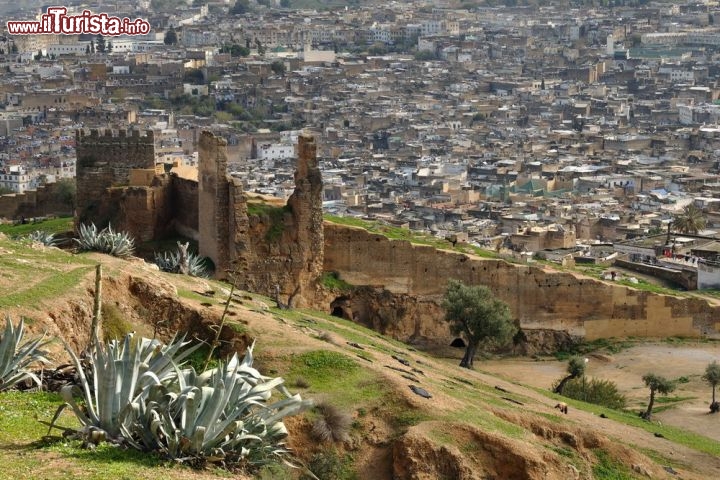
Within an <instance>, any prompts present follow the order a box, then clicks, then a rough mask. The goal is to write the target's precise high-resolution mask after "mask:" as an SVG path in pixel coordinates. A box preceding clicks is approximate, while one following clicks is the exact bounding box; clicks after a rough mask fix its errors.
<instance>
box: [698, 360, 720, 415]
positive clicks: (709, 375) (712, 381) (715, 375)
mask: <svg viewBox="0 0 720 480" xmlns="http://www.w3.org/2000/svg"><path fill="white" fill-rule="evenodd" d="M702 378H703V380H705V381H706V382H707V383H708V385H710V386H711V387H712V402H711V403H710V412H711V413H717V412H718V411H719V410H720V405H718V402H717V401H716V400H715V387H717V386H718V383H720V364H718V363H717V361H714V360H713V362H712V363H710V364H709V365H708V366H707V368H705V374H704V375H703V377H702Z"/></svg>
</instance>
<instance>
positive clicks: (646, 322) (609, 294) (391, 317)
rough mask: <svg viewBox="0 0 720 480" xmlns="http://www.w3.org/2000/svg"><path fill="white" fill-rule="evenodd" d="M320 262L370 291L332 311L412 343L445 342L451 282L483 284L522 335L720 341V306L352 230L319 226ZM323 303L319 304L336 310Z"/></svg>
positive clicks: (448, 338) (345, 300)
mask: <svg viewBox="0 0 720 480" xmlns="http://www.w3.org/2000/svg"><path fill="white" fill-rule="evenodd" d="M324 259H325V263H324V269H325V271H333V272H337V273H338V274H339V275H340V278H341V279H343V280H344V281H346V282H348V283H350V284H352V285H356V286H362V285H365V286H368V287H371V289H370V291H371V292H375V293H373V294H369V293H368V291H367V289H360V290H358V293H357V294H355V295H354V294H352V293H350V294H345V295H343V297H344V298H341V301H340V302H338V301H337V300H336V301H335V302H336V306H340V305H339V304H340V303H341V304H342V305H341V306H340V310H338V313H339V312H342V313H343V314H344V315H345V316H350V315H352V317H353V318H355V319H357V320H359V321H362V322H363V323H365V324H368V325H369V326H372V327H374V328H376V329H378V330H381V331H384V332H385V333H388V334H390V335H392V336H394V337H396V338H398V339H401V340H409V341H414V342H416V343H421V344H422V343H425V344H432V343H440V344H445V345H447V344H449V343H450V341H452V338H453V337H452V336H451V335H450V332H449V330H448V328H447V325H446V324H445V323H444V322H442V321H441V319H442V317H443V312H442V309H441V308H440V302H441V300H442V296H443V294H444V291H445V289H446V287H447V281H448V279H450V278H455V279H458V280H461V281H463V282H465V283H468V284H481V285H487V286H488V287H490V288H491V289H492V291H493V293H494V294H495V295H497V296H498V297H499V298H500V299H502V300H503V301H505V302H507V303H508V304H509V305H510V308H511V309H512V313H513V316H514V317H515V318H517V319H518V320H519V322H520V325H521V326H522V328H523V329H524V330H528V331H531V330H536V329H537V330H542V329H551V330H557V331H565V332H568V334H570V335H571V336H577V337H584V338H586V339H588V340H592V339H596V338H603V337H625V336H639V337H667V336H673V335H677V336H688V337H697V336H716V337H717V336H720V307H718V306H714V305H710V304H709V303H708V302H707V301H705V300H701V299H698V298H695V297H673V296H669V295H658V294H655V293H651V292H647V291H641V290H636V289H632V288H628V287H625V286H621V285H616V284H613V283H609V282H603V281H600V280H595V279H592V278H589V277H584V276H580V275H576V274H573V273H567V272H557V271H552V270H546V269H544V268H542V267H535V266H529V265H517V264H512V263H508V262H505V261H503V260H495V259H483V258H471V257H468V256H467V255H464V254H461V253H455V252H450V251H443V250H436V249H435V248H432V247H428V246H420V245H412V244H410V243H409V242H406V241H397V240H389V239H387V238H386V237H383V236H381V235H376V234H372V233H369V232H367V231H365V230H363V229H358V228H352V227H346V226H340V225H335V224H330V223H326V224H325V256H324ZM380 299H382V300H381V301H378V300H380ZM332 303H333V302H331V304H330V305H325V306H324V308H325V309H328V307H331V306H332V307H333V308H335V307H334V306H333V305H332ZM318 306H319V305H318ZM388 308H390V309H391V310H392V311H388Z"/></svg>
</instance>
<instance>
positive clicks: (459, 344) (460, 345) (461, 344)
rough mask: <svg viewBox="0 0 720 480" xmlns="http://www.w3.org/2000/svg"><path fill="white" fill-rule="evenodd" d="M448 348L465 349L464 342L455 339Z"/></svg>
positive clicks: (460, 339)
mask: <svg viewBox="0 0 720 480" xmlns="http://www.w3.org/2000/svg"><path fill="white" fill-rule="evenodd" d="M450 346H451V347H455V348H465V346H466V345H465V340H463V339H462V338H456V339H455V340H453V341H452V343H450Z"/></svg>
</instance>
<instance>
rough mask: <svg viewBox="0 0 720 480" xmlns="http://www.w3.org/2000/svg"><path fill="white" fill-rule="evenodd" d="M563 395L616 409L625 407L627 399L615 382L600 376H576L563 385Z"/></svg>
mask: <svg viewBox="0 0 720 480" xmlns="http://www.w3.org/2000/svg"><path fill="white" fill-rule="evenodd" d="M562 394H563V396H565V397H569V398H574V399H575V400H582V401H584V402H588V403H594V404H595V405H602V406H604V407H608V408H614V409H616V410H622V409H623V408H625V405H626V403H627V400H626V398H625V396H624V395H622V394H621V393H620V392H619V391H618V388H617V385H616V384H615V382H612V381H610V380H603V379H600V378H591V379H587V378H585V379H584V380H583V378H582V377H579V378H574V379H572V380H569V381H568V382H567V383H566V384H565V386H564V387H563V392H562Z"/></svg>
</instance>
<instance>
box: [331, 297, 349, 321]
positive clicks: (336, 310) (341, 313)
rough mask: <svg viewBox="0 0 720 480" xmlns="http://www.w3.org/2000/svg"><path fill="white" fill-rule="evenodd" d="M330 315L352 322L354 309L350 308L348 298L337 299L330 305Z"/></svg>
mask: <svg viewBox="0 0 720 480" xmlns="http://www.w3.org/2000/svg"><path fill="white" fill-rule="evenodd" d="M330 315H332V316H333V317H338V318H344V319H345V320H352V319H353V318H352V309H351V308H350V299H349V298H348V297H346V296H344V295H343V296H341V297H337V298H336V299H335V300H333V301H332V302H331V303H330Z"/></svg>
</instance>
